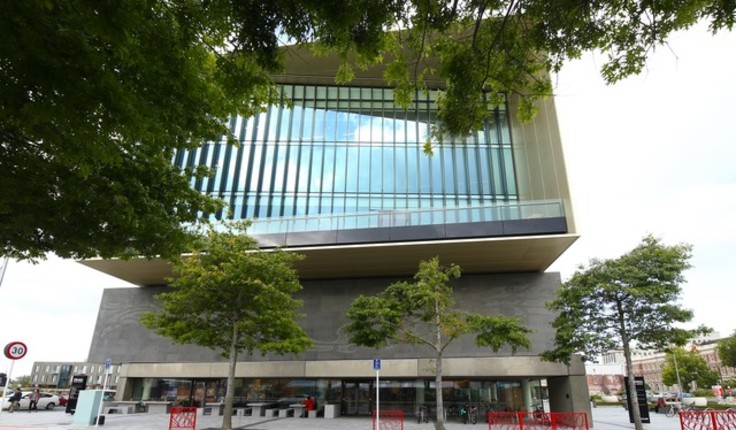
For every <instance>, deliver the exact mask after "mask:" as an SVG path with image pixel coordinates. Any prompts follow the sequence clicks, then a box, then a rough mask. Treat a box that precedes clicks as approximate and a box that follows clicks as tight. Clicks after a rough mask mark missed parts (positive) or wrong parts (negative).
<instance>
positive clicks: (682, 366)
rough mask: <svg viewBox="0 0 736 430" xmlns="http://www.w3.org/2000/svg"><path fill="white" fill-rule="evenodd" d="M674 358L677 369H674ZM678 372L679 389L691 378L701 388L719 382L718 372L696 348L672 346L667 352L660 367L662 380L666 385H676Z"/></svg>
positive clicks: (689, 381)
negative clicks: (686, 348) (662, 365)
mask: <svg viewBox="0 0 736 430" xmlns="http://www.w3.org/2000/svg"><path fill="white" fill-rule="evenodd" d="M675 356H676V357H675ZM675 358H676V359H677V370H675ZM678 373H679V375H680V381H679V383H680V384H682V386H681V387H680V390H683V389H684V388H685V387H687V386H690V385H691V384H690V383H691V381H693V380H694V381H695V382H696V385H697V386H698V387H701V388H703V387H708V388H709V387H710V386H712V385H716V384H718V382H719V375H718V372H716V371H715V370H713V369H711V368H710V367H708V363H707V362H706V361H705V359H704V358H703V357H702V356H701V355H700V354H698V352H697V350H690V351H687V350H685V349H683V348H673V349H671V350H670V351H669V352H668V353H667V355H666V356H665V362H664V367H663V368H662V382H663V383H665V384H667V385H677V384H678V380H677V375H678Z"/></svg>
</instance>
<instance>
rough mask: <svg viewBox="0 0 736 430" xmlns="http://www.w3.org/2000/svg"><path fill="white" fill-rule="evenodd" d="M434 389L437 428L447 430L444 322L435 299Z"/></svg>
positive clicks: (435, 425) (435, 424) (435, 426)
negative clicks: (443, 366) (443, 351)
mask: <svg viewBox="0 0 736 430" xmlns="http://www.w3.org/2000/svg"><path fill="white" fill-rule="evenodd" d="M434 351H435V356H434V363H435V364H434V391H435V398H436V399H437V403H436V404H437V420H436V421H435V422H434V428H435V430H445V406H444V401H443V399H442V324H441V319H440V309H439V302H438V301H437V300H435V345H434Z"/></svg>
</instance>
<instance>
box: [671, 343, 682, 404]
mask: <svg viewBox="0 0 736 430" xmlns="http://www.w3.org/2000/svg"><path fill="white" fill-rule="evenodd" d="M672 360H674V363H675V375H676V376H677V399H678V400H679V399H682V382H680V369H679V368H678V367H677V351H675V350H673V351H672Z"/></svg>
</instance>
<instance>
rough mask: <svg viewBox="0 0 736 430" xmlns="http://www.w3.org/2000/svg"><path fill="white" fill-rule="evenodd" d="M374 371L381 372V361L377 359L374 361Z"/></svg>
mask: <svg viewBox="0 0 736 430" xmlns="http://www.w3.org/2000/svg"><path fill="white" fill-rule="evenodd" d="M373 370H381V359H380V358H376V359H375V360H373Z"/></svg>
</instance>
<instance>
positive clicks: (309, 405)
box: [304, 396, 314, 417]
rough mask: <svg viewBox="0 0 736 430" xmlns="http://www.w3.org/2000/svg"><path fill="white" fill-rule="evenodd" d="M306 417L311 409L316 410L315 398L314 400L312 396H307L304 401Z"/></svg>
mask: <svg viewBox="0 0 736 430" xmlns="http://www.w3.org/2000/svg"><path fill="white" fill-rule="evenodd" d="M304 409H305V410H304V413H305V414H304V417H308V416H309V411H313V410H314V400H312V396H307V400H305V401H304Z"/></svg>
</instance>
